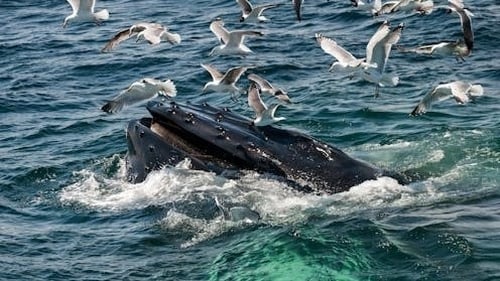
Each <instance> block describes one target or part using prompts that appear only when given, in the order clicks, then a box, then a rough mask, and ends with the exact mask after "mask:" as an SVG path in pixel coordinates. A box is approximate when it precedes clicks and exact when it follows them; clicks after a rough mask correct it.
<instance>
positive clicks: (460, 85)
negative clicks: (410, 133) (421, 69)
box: [410, 81, 483, 116]
mask: <svg viewBox="0 0 500 281" xmlns="http://www.w3.org/2000/svg"><path fill="white" fill-rule="evenodd" d="M482 95H483V87H482V86H481V85H479V84H475V85H472V84H470V83H467V82H463V81H454V82H450V83H447V84H440V85H438V86H436V87H435V88H434V89H433V90H432V91H430V92H429V93H427V94H426V95H425V96H424V97H423V98H422V100H421V101H420V102H419V103H418V104H417V106H416V107H415V109H413V111H412V112H411V113H410V115H413V116H415V115H421V114H424V113H425V112H426V111H427V109H428V108H430V107H431V104H432V103H433V102H435V101H442V100H446V99H449V98H454V99H455V101H456V102H457V103H459V104H465V103H467V102H469V101H470V99H471V98H472V97H477V96H482Z"/></svg>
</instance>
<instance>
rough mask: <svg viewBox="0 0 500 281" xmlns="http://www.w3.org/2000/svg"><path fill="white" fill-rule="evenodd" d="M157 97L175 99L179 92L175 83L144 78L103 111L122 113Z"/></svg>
mask: <svg viewBox="0 0 500 281" xmlns="http://www.w3.org/2000/svg"><path fill="white" fill-rule="evenodd" d="M156 95H161V96H165V97H167V96H168V97H175V96H176V95H177V90H176V88H175V85H174V83H173V82H172V81H170V80H165V81H161V80H158V79H153V78H143V79H141V80H139V81H136V82H134V83H132V84H131V85H130V86H129V87H128V88H127V89H126V90H124V91H122V92H121V93H120V94H119V95H118V96H117V97H115V98H114V99H113V100H111V101H109V102H107V103H106V104H105V105H104V106H103V107H102V108H101V109H102V110H103V111H105V112H108V113H116V112H119V111H121V110H122V109H123V107H124V106H128V105H132V104H135V103H138V102H141V101H145V100H149V99H152V98H154V97H155V96H156Z"/></svg>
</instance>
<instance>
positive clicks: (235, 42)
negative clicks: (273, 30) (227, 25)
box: [226, 30, 264, 46]
mask: <svg viewBox="0 0 500 281" xmlns="http://www.w3.org/2000/svg"><path fill="white" fill-rule="evenodd" d="M263 35H264V34H263V33H262V32H260V31H253V30H235V31H232V32H229V40H228V41H227V42H226V44H227V45H228V46H239V45H240V44H242V43H243V40H245V36H263Z"/></svg>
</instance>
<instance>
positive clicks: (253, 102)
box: [248, 83, 286, 126]
mask: <svg viewBox="0 0 500 281" xmlns="http://www.w3.org/2000/svg"><path fill="white" fill-rule="evenodd" d="M248 105H249V106H250V107H251V108H252V109H253V110H254V111H255V120H254V121H253V124H254V125H255V126H267V125H271V124H273V123H276V122H279V121H282V120H285V119H286V118H285V117H275V116H274V114H275V112H276V109H277V108H278V106H279V104H273V105H272V106H271V107H270V108H268V107H267V106H266V104H264V102H263V101H262V99H261V98H260V93H259V89H258V88H257V85H255V83H250V86H249V88H248Z"/></svg>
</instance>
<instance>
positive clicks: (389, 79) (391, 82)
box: [380, 75, 399, 87]
mask: <svg viewBox="0 0 500 281" xmlns="http://www.w3.org/2000/svg"><path fill="white" fill-rule="evenodd" d="M380 84H382V85H383V86H391V87H395V86H397V85H398V84H399V77H398V76H392V75H384V76H383V77H382V80H381V81H380Z"/></svg>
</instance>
